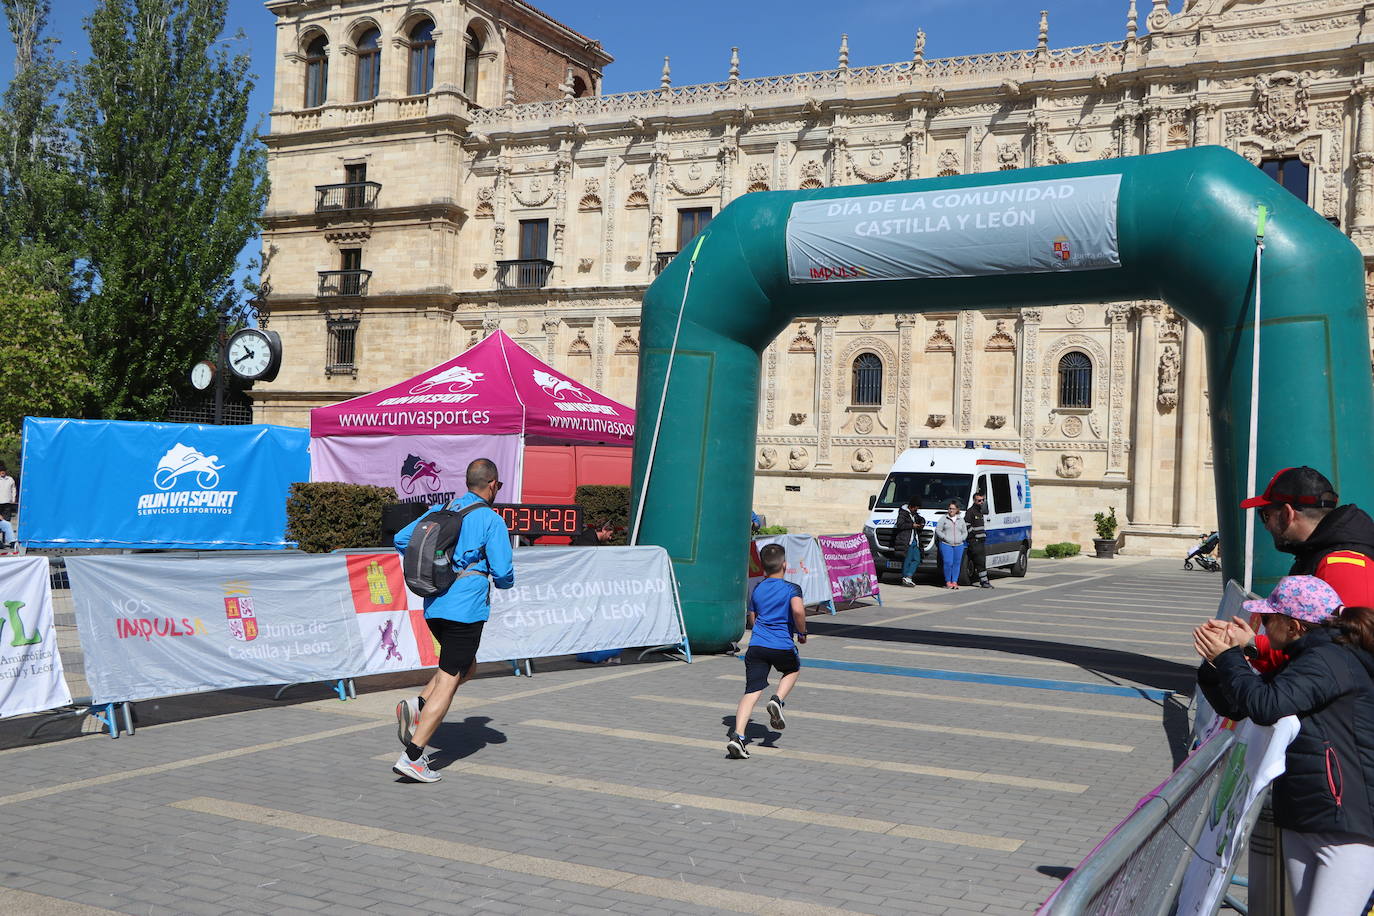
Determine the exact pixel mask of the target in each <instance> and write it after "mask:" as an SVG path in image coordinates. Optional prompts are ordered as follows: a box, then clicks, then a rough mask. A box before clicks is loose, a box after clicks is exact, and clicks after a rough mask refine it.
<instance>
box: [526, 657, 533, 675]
mask: <svg viewBox="0 0 1374 916" xmlns="http://www.w3.org/2000/svg"><path fill="white" fill-rule="evenodd" d="M525 677H534V659H532V658H527V659H525Z"/></svg>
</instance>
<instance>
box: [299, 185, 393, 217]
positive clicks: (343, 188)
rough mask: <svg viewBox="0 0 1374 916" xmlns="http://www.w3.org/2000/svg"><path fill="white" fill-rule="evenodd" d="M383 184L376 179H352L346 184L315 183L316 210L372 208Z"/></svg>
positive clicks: (317, 211)
mask: <svg viewBox="0 0 1374 916" xmlns="http://www.w3.org/2000/svg"><path fill="white" fill-rule="evenodd" d="M381 190H382V186H381V185H380V184H378V183H377V182H375V181H350V182H347V183H344V184H317V185H315V212H316V213H330V212H334V211H336V210H371V209H373V208H374V207H376V206H377V194H378V193H380V192H381Z"/></svg>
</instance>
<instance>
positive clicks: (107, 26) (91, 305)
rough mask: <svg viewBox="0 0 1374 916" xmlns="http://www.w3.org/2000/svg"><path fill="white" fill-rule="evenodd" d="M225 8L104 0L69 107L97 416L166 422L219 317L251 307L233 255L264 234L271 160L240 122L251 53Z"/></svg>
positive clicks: (221, 1)
mask: <svg viewBox="0 0 1374 916" xmlns="http://www.w3.org/2000/svg"><path fill="white" fill-rule="evenodd" d="M226 9H227V0H99V2H98V4H97V6H96V8H95V12H94V13H93V14H92V15H91V17H90V19H89V20H88V21H87V30H88V32H89V37H90V44H91V56H90V60H89V61H88V62H87V63H86V64H84V65H83V66H82V67H81V68H80V70H79V72H78V75H77V80H76V88H75V90H74V92H73V93H72V95H71V97H70V99H69V105H68V108H69V111H70V119H71V126H72V129H73V131H74V133H75V135H76V136H77V137H79V138H80V142H81V145H82V163H81V165H82V176H83V182H84V185H85V188H84V192H85V193H84V199H83V219H82V222H81V225H82V230H81V231H82V245H81V248H82V250H83V252H84V257H85V258H86V261H85V264H86V265H88V266H87V268H86V269H85V270H84V272H83V275H82V276H81V277H80V278H79V284H78V285H79V289H80V293H81V295H80V296H79V301H78V303H77V305H76V308H75V317H76V319H77V321H78V323H79V325H78V326H79V327H80V328H81V329H82V332H83V334H84V336H85V338H86V343H87V349H88V351H89V353H90V354H91V374H92V377H93V380H94V381H95V383H96V385H97V389H98V396H97V398H96V400H95V402H94V403H93V404H92V405H91V411H92V413H93V414H98V415H101V416H105V417H108V418H114V419H130V418H132V419H151V418H159V417H161V416H163V415H164V413H165V411H166V408H167V406H168V404H169V402H170V401H171V400H172V398H173V397H174V395H175V393H176V390H177V388H178V387H180V385H179V380H180V379H181V378H183V377H184V376H185V370H186V369H187V368H189V367H190V365H191V363H192V362H194V361H195V359H196V358H198V357H200V356H203V355H204V354H205V352H206V349H207V345H208V343H209V341H210V340H211V339H212V335H213V334H214V332H215V323H216V319H217V317H218V315H219V314H221V313H227V314H230V315H238V314H240V313H241V312H242V311H243V309H244V304H243V300H242V297H241V293H240V291H239V290H238V289H236V288H235V286H234V282H233V274H234V269H235V259H236V258H237V256H238V253H239V251H240V250H241V249H242V248H243V246H244V244H245V243H246V242H247V241H248V240H249V239H250V238H251V237H253V236H254V235H255V234H256V233H257V231H258V228H259V221H260V218H261V215H262V211H263V207H264V205H265V204H266V200H267V178H266V156H265V153H264V151H263V149H262V146H261V144H260V143H259V142H258V141H257V139H256V137H255V134H254V131H253V130H251V129H250V128H249V126H248V124H247V118H248V97H249V93H250V92H251V91H252V87H253V82H254V80H253V77H252V76H251V75H250V73H249V69H248V68H249V60H248V56H247V54H246V53H238V54H231V53H230V52H229V50H228V48H227V46H226V44H225V43H224V42H222V41H221V40H220V38H219V36H220V35H221V33H222V32H223V31H224V23H225V13H226Z"/></svg>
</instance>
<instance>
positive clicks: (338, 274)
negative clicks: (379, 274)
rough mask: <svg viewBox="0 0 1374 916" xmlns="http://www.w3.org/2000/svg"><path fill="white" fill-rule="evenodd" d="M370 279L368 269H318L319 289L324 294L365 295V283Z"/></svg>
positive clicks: (370, 272) (320, 293) (322, 295)
mask: <svg viewBox="0 0 1374 916" xmlns="http://www.w3.org/2000/svg"><path fill="white" fill-rule="evenodd" d="M371 279H372V271H370V270H322V271H320V291H319V293H318V295H319V296H320V297H321V298H323V297H326V296H366V295H367V284H368V281H369V280H371Z"/></svg>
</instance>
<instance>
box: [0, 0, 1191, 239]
mask: <svg viewBox="0 0 1374 916" xmlns="http://www.w3.org/2000/svg"><path fill="white" fill-rule="evenodd" d="M533 2H534V5H536V6H538V7H540V8H541V9H543V10H544V11H545V12H547V13H548V14H549V15H550V16H552V17H553V18H555V19H557V20H559V21H560V22H562V23H564V24H565V25H568V26H570V27H572V28H574V29H577V30H578V31H580V32H582V33H583V34H585V35H587V36H589V37H591V38H596V39H599V40H600V41H601V43H602V45H603V46H604V47H605V48H606V50H607V51H608V52H610V54H612V55H613V56H614V57H615V62H614V63H613V64H611V65H610V66H609V67H608V68H607V69H606V75H605V76H606V80H605V86H604V91H606V92H622V91H628V90H632V89H651V88H654V87H657V86H658V79H659V73H660V71H661V70H662V68H663V58H664V56H665V55H668V56H670V57H671V58H672V66H673V82H674V83H675V84H678V85H682V84H685V83H703V82H714V81H717V80H723V79H725V78H726V76H727V74H728V71H729V66H730V48H731V47H732V46H738V47H739V49H740V74H741V75H742V76H744V77H746V78H747V77H752V76H773V75H778V74H784V73H797V72H801V71H805V70H826V69H830V68H832V67H834V66H835V60H836V55H837V53H838V51H839V45H840V34H841V33H848V35H849V62H850V65H851V66H863V65H865V64H879V63H890V62H893V61H898V60H906V59H907V58H908V57H910V55H911V49H912V45H913V44H914V43H915V36H916V29H917V27H918V26H919V27H921V28H923V29H925V31H926V36H927V38H926V56H927V57H951V56H957V55H961V54H977V53H982V52H986V51H1009V50H1014V49H1019V48H1032V47H1034V46H1035V41H1036V33H1037V28H1038V24H1039V19H1040V10H1041V9H1042V8H1049V10H1050V45H1051V47H1067V46H1069V45H1077V44H1088V43H1091V42H1098V41H1112V40H1117V39H1120V38H1122V37H1123V36H1124V34H1125V27H1126V8H1127V0H1053V2H1050V0H849V2H838V3H837V2H835V0H825V2H822V0H787V2H783V0H698V2H696V3H694V4H682V5H677V4H674V5H655V7H653V8H652V12H648V10H649V9H650V7H647V6H646V4H645V3H644V2H643V0H542V2H541V0H533ZM1173 5H1174V6H1175V7H1177V6H1178V5H1179V4H1178V3H1177V2H1175V3H1174V4H1173ZM94 6H95V0H53V2H52V7H53V16H52V19H53V23H52V27H51V31H52V33H53V34H54V35H55V36H56V37H58V38H60V39H61V41H62V49H61V54H62V56H63V58H65V59H67V60H71V61H80V60H82V59H83V58H84V57H85V55H86V53H87V44H86V41H85V34H84V31H83V27H82V22H83V20H84V19H85V18H86V17H87V16H89V15H90V12H91V10H92V9H93V8H94ZM1138 6H1139V7H1140V10H1141V17H1140V18H1141V22H1142V31H1143V22H1144V17H1145V14H1146V13H1148V11H1149V8H1150V3H1149V2H1148V0H1138ZM275 21H276V19H275V17H274V16H272V15H271V14H270V13H268V12H267V10H266V8H265V7H264V6H263V4H262V3H261V2H259V0H230V3H229V22H228V28H227V30H226V35H233V34H235V33H237V32H239V31H242V33H243V38H242V45H241V47H244V48H246V49H247V51H248V53H249V54H250V56H251V57H252V60H253V70H254V72H255V73H256V74H257V76H258V82H257V85H256V87H255V88H254V90H253V112H254V115H255V117H257V118H260V119H261V121H262V124H263V126H264V128H265V127H266V123H267V119H266V114H267V112H268V110H269V109H270V108H271V105H272V72H273V60H272V58H273V54H274V52H275V44H276V39H275V35H274V32H275V30H274V25H273V24H274V22H275ZM12 54H13V51H12V48H11V46H10V44H9V41H8V35H7V34H6V36H5V40H4V44H3V46H2V47H0V82H6V83H7V82H8V81H9V78H10V73H11V70H12V64H13V61H12ZM257 252H258V244H257V242H256V241H253V242H251V243H249V245H248V247H247V248H246V249H245V250H244V255H243V256H242V257H241V259H240V260H241V261H246V260H247V259H248V258H251V257H253V256H255V255H256V254H257Z"/></svg>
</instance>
